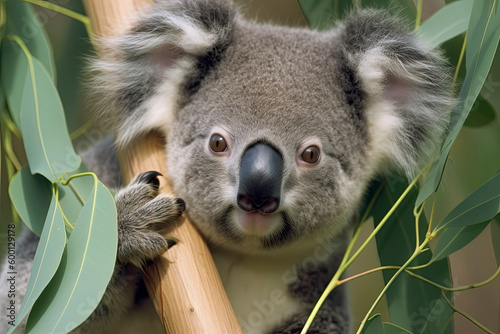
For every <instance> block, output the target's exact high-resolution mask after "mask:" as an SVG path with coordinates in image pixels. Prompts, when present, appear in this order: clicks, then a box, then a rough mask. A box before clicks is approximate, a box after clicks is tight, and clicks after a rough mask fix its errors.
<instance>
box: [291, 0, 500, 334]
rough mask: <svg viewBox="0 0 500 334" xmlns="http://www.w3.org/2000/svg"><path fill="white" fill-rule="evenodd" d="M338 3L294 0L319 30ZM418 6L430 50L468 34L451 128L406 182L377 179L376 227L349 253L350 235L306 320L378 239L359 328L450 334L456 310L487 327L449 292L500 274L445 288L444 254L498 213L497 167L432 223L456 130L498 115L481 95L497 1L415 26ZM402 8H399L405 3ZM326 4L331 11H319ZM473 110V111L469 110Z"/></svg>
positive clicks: (450, 8)
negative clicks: (380, 282)
mask: <svg viewBox="0 0 500 334" xmlns="http://www.w3.org/2000/svg"><path fill="white" fill-rule="evenodd" d="M340 3H342V4H344V3H347V2H343V1H335V0H321V1H315V2H314V3H313V2H310V1H307V0H299V4H300V5H301V7H302V9H303V11H304V12H305V16H306V17H307V19H308V22H309V24H310V25H311V26H313V27H316V28H320V29H324V28H326V27H325V25H326V23H325V22H330V23H332V20H331V18H332V17H333V18H334V20H335V19H339V18H341V16H342V15H339V12H338V11H334V10H332V8H339V6H341V5H340ZM421 4H422V1H419V6H417V7H419V8H418V9H417V11H416V14H415V15H416V19H415V27H416V33H417V35H419V36H420V37H421V38H422V39H424V40H425V41H427V43H428V44H429V45H430V46H431V47H437V46H438V45H442V44H443V43H445V42H447V41H448V40H450V39H452V38H455V37H456V36H459V37H461V36H463V34H464V33H465V36H464V37H461V38H462V39H463V48H462V53H461V54H460V57H459V60H458V64H457V71H456V76H455V80H457V79H458V78H459V76H458V75H459V70H460V68H461V62H462V59H463V57H464V54H463V53H464V50H465V65H466V73H465V77H464V79H463V82H462V83H461V85H460V93H459V99H460V103H459V104H458V105H457V107H456V108H455V109H454V111H453V114H452V118H451V121H450V130H449V132H448V135H447V137H446V140H445V142H444V144H443V146H442V148H441V154H440V157H439V159H438V160H437V161H435V162H433V163H431V164H430V165H429V166H427V167H426V168H424V169H423V170H422V172H421V174H420V175H419V176H417V178H415V179H414V180H413V182H412V183H411V184H410V185H408V184H407V183H406V181H405V180H404V178H402V177H400V176H397V175H395V176H392V177H385V178H384V179H383V181H382V182H374V184H373V185H372V190H371V192H370V194H371V196H370V202H369V204H368V205H367V206H366V208H365V211H364V212H365V214H364V218H363V219H362V221H361V222H363V221H365V220H366V218H367V217H370V216H373V219H374V222H375V226H376V227H375V230H374V232H373V233H372V235H370V237H369V239H368V240H366V241H365V242H364V243H363V245H362V246H361V248H360V250H358V251H357V252H356V253H355V254H354V255H352V256H351V255H350V250H351V248H352V245H353V243H354V241H355V240H356V238H357V235H358V232H356V233H355V235H354V238H353V242H351V245H350V247H349V249H348V252H347V253H346V255H345V257H344V260H343V262H342V264H341V266H340V268H339V272H338V273H337V274H336V275H335V276H334V278H333V279H332V281H331V282H330V285H329V286H328V288H327V289H326V291H325V293H324V295H323V296H322V298H321V299H320V300H319V301H318V304H317V305H316V308H315V310H314V311H313V313H312V315H311V317H310V319H309V321H310V322H311V321H312V320H313V318H314V315H315V313H316V312H317V310H318V309H319V307H320V305H321V304H322V302H323V301H324V298H325V297H326V295H328V294H329V293H330V292H331V291H332V290H333V289H334V288H335V287H337V286H338V285H340V284H342V283H344V282H346V281H348V280H350V279H351V278H348V279H344V280H342V281H339V277H340V275H341V274H342V273H343V272H344V271H345V270H346V269H347V267H348V266H349V265H350V264H351V263H352V262H353V261H354V260H355V259H356V257H357V256H358V255H359V253H360V252H361V251H362V250H363V249H364V248H365V246H366V244H367V243H368V242H369V241H370V240H371V239H372V238H373V237H374V236H375V237H376V242H377V249H378V255H379V258H380V263H381V265H382V267H379V268H375V269H373V270H369V271H367V272H366V273H363V274H360V275H356V277H359V276H362V275H364V274H369V273H371V272H374V271H378V270H383V277H384V281H385V287H384V289H383V291H382V292H381V293H380V295H379V297H378V298H377V300H376V301H375V303H374V304H373V306H372V307H371V308H370V310H369V312H368V313H367V314H366V316H365V318H364V319H363V321H362V323H361V327H360V328H359V329H358V331H357V333H391V332H393V331H394V329H396V332H408V333H452V332H453V321H452V320H453V317H452V316H453V313H454V312H458V313H460V314H462V315H463V316H464V317H466V318H467V319H469V320H470V321H471V322H473V323H474V324H476V325H477V326H478V327H480V328H481V329H483V330H484V331H486V332H491V331H489V330H488V329H487V328H485V327H484V326H483V325H482V324H480V323H478V322H477V321H476V320H475V319H473V318H472V317H470V316H469V315H467V314H465V313H464V312H462V311H460V310H458V309H457V308H456V307H455V306H454V305H453V304H452V302H451V300H452V298H451V297H452V293H453V292H455V291H462V290H466V289H471V288H474V287H478V286H482V285H485V284H488V283H489V282H491V281H492V280H493V279H494V278H495V277H497V276H498V275H499V274H500V268H499V269H498V270H497V271H496V272H495V274H494V275H493V276H492V277H490V278H489V279H487V280H485V281H484V282H481V283H478V284H473V285H470V286H466V287H450V286H449V285H450V283H451V279H450V272H449V268H448V261H447V257H448V256H449V255H450V254H452V253H454V252H456V251H458V250H459V249H461V248H463V247H464V246H465V245H467V244H468V243H469V242H470V241H472V240H473V239H474V238H475V237H477V236H478V235H479V233H481V231H483V230H484V229H485V228H486V226H487V225H489V224H490V222H491V221H492V219H493V218H495V216H496V215H497V214H498V213H499V212H500V184H499V178H500V172H497V173H496V174H495V175H494V176H492V177H491V178H490V179H489V180H488V181H486V182H485V183H484V184H483V185H482V186H480V187H479V188H478V189H477V190H476V191H474V192H473V193H472V194H470V195H469V196H468V197H467V198H466V199H465V200H463V201H462V202H461V203H460V204H459V205H458V206H457V207H456V208H455V209H453V210H452V211H451V212H450V213H449V214H448V216H447V217H445V218H444V219H443V220H442V221H440V222H439V223H437V224H436V223H433V220H434V219H435V216H434V209H435V205H436V200H437V193H438V190H439V187H440V185H441V179H442V175H443V170H444V167H445V165H446V163H447V162H448V160H449V159H448V157H449V153H450V150H451V147H452V145H453V143H454V142H455V139H456V138H457V136H458V133H459V132H460V130H461V129H462V127H463V126H464V124H465V125H468V126H474V127H478V128H480V127H482V126H485V125H487V124H489V123H490V122H491V121H493V119H494V118H495V114H496V113H497V111H496V110H495V108H494V107H493V105H492V104H490V103H489V101H487V99H485V98H484V97H482V96H480V95H479V94H480V91H481V88H482V87H483V84H484V82H485V80H486V78H487V76H488V73H489V71H490V67H491V66H492V63H493V60H494V57H495V54H496V49H497V45H498V41H499V39H500V13H499V12H498V2H497V1H471V0H461V1H456V2H452V3H450V4H448V5H447V6H445V7H444V8H443V9H441V10H440V11H438V12H437V13H435V14H434V15H433V16H432V17H430V18H429V19H428V20H427V21H425V22H424V23H423V24H422V25H420V11H421ZM360 5H361V4H360ZM400 5H401V6H404V4H403V3H402V4H400ZM323 8H329V9H330V10H329V11H324V10H322V9H323ZM332 13H333V14H332ZM334 20H333V21H334ZM445 45H446V44H445ZM445 51H447V50H445ZM473 107H474V111H473V112H471V110H472V109H473ZM493 140H494V139H493ZM497 149H498V147H497ZM476 163H480V162H476ZM497 169H498V166H497ZM417 181H420V186H417V185H418V184H419V183H418V182H417ZM398 198H399V200H398ZM427 201H430V202H432V211H431V214H430V218H429V221H427V220H426V219H425V215H423V214H422V212H423V209H424V205H425V203H426V202H427ZM412 221H413V222H414V223H413V224H412ZM493 224H495V225H497V223H493ZM358 230H359V227H358ZM493 230H494V233H493V235H492V238H493V244H494V245H495V247H496V254H497V262H500V259H498V248H499V245H500V239H499V238H498V232H497V229H496V228H495V229H493ZM434 238H438V241H437V245H436V247H435V248H434V252H432V251H431V250H430V248H429V247H428V243H429V241H430V240H432V239H434ZM353 278H354V277H353ZM384 295H385V296H386V298H387V302H388V309H389V317H390V323H382V320H381V318H380V315H374V316H371V315H372V312H373V310H374V307H375V306H376V304H377V303H378V302H379V301H380V300H381V298H382V296H384ZM422 307H427V308H428V309H430V310H431V311H430V312H428V314H427V318H426V319H419V320H418V321H417V320H416V319H415V317H414V316H415V315H416V314H418V312H417V311H418V309H419V308H422ZM310 322H309V323H308V324H306V328H305V329H304V330H303V333H305V332H306V331H307V327H308V325H309V324H310Z"/></svg>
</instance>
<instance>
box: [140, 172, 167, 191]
mask: <svg viewBox="0 0 500 334" xmlns="http://www.w3.org/2000/svg"><path fill="white" fill-rule="evenodd" d="M158 176H162V175H161V173H159V172H157V171H154V170H152V171H149V172H145V173H142V174H141V175H140V176H139V179H138V182H144V183H149V184H151V185H152V186H153V187H155V188H156V189H158V188H159V187H160V180H159V179H158Z"/></svg>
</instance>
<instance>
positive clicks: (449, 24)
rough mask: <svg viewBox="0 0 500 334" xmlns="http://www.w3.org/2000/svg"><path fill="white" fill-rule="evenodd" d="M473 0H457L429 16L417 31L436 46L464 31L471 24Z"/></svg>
mask: <svg viewBox="0 0 500 334" xmlns="http://www.w3.org/2000/svg"><path fill="white" fill-rule="evenodd" d="M472 4H473V0H462V1H455V2H452V3H450V4H448V5H446V6H445V7H444V8H442V9H441V10H439V11H438V12H437V13H435V14H434V15H432V16H431V17H430V18H428V19H427V20H426V21H425V22H424V23H423V24H422V25H421V26H420V27H419V28H418V29H417V31H416V33H417V35H418V36H419V37H421V38H422V39H423V40H425V41H426V42H427V44H428V45H429V46H430V47H432V48H434V47H436V46H438V45H440V44H441V43H443V42H446V41H448V40H450V39H452V38H453V37H455V36H457V35H459V34H461V33H464V32H465V31H466V30H467V27H468V25H469V18H470V14H471V11H472Z"/></svg>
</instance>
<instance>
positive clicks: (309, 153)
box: [300, 146, 319, 164]
mask: <svg viewBox="0 0 500 334" xmlns="http://www.w3.org/2000/svg"><path fill="white" fill-rule="evenodd" d="M300 157H301V158H302V160H304V161H305V162H307V163H308V164H315V163H316V162H318V161H319V148H318V147H317V146H309V147H308V148H306V149H305V150H304V152H302V155H301V156H300Z"/></svg>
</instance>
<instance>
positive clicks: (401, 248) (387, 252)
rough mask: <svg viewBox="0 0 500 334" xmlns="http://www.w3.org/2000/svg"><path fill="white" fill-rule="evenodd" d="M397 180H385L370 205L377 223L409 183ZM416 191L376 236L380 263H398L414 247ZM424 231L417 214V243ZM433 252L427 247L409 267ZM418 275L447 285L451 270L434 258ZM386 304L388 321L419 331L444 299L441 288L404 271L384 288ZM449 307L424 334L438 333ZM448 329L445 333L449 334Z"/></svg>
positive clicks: (386, 273) (387, 277)
mask: <svg viewBox="0 0 500 334" xmlns="http://www.w3.org/2000/svg"><path fill="white" fill-rule="evenodd" d="M395 180H397V182H394V181H392V182H391V181H385V186H384V188H383V190H382V192H381V193H380V195H379V197H378V199H377V201H376V202H375V204H374V206H373V210H372V213H373V219H374V222H375V223H376V224H378V222H380V221H381V220H382V218H383V217H384V216H385V215H386V213H387V212H388V211H389V210H390V209H391V208H392V207H393V205H394V203H395V202H396V201H397V199H398V198H399V196H400V194H402V193H403V191H404V190H405V189H406V188H407V186H408V183H407V182H406V181H404V182H403V180H404V179H403V178H396V179H395ZM417 193H418V190H417V189H416V188H414V189H412V190H411V191H410V193H409V194H408V195H407V197H406V198H405V200H404V201H403V202H402V203H401V204H400V206H399V207H398V209H397V210H396V211H395V212H394V213H393V215H392V216H391V218H390V219H389V220H388V221H387V222H386V224H385V225H384V227H383V228H382V229H381V230H380V232H379V233H378V234H377V236H376V241H377V250H378V253H379V258H380V263H381V265H382V266H400V265H402V264H403V263H405V262H406V261H407V260H408V258H410V256H411V255H412V254H413V252H414V250H415V247H416V234H415V218H414V216H413V206H414V202H415V199H416V197H417ZM426 232H427V222H426V220H425V218H424V217H423V216H422V217H420V224H419V236H420V238H419V242H422V241H423V239H424V238H425V235H426ZM431 256H432V254H431V251H430V249H429V248H426V251H425V252H424V253H422V254H420V255H419V256H418V257H417V258H416V259H415V260H414V261H413V262H412V263H411V265H412V266H417V265H422V264H426V263H428V262H429V260H430V258H431ZM394 273H395V270H384V272H383V277H384V281H385V282H386V284H387V282H388V281H389V280H390V279H391V277H392V276H393V275H394ZM417 273H418V274H419V275H421V276H424V277H426V278H427V279H429V280H432V281H434V282H436V283H438V284H443V285H445V284H449V282H450V272H449V267H448V262H447V259H445V260H441V261H437V262H435V263H433V264H431V265H430V266H428V267H426V268H424V269H420V270H418V272H417ZM386 297H387V303H388V310H389V316H390V320H391V323H394V324H395V325H397V326H400V327H402V328H404V329H406V330H408V331H410V332H413V333H420V332H421V331H422V330H424V329H425V328H424V326H425V324H426V323H427V322H428V319H429V317H430V316H431V314H430V310H432V309H433V307H434V306H435V304H436V303H437V302H438V301H443V302H444V300H442V296H441V291H440V290H439V289H438V288H436V287H434V286H432V285H430V284H428V283H425V282H423V281H421V280H419V279H417V278H414V277H411V276H409V275H406V274H402V275H400V276H399V277H398V278H397V279H396V280H395V281H394V283H393V284H392V285H391V287H390V288H389V290H388V291H387V295H386ZM452 312H453V311H452V310H451V309H450V308H449V307H448V308H447V309H446V310H444V311H443V313H442V314H440V316H439V317H437V318H436V317H435V316H433V321H432V322H430V323H429V328H428V331H427V332H426V333H441V332H442V329H443V328H444V327H445V323H446V321H447V319H448V316H449V315H450V314H452ZM434 318H435V319H434ZM452 332H453V328H451V327H450V328H449V329H448V330H446V331H445V332H444V333H452Z"/></svg>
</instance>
